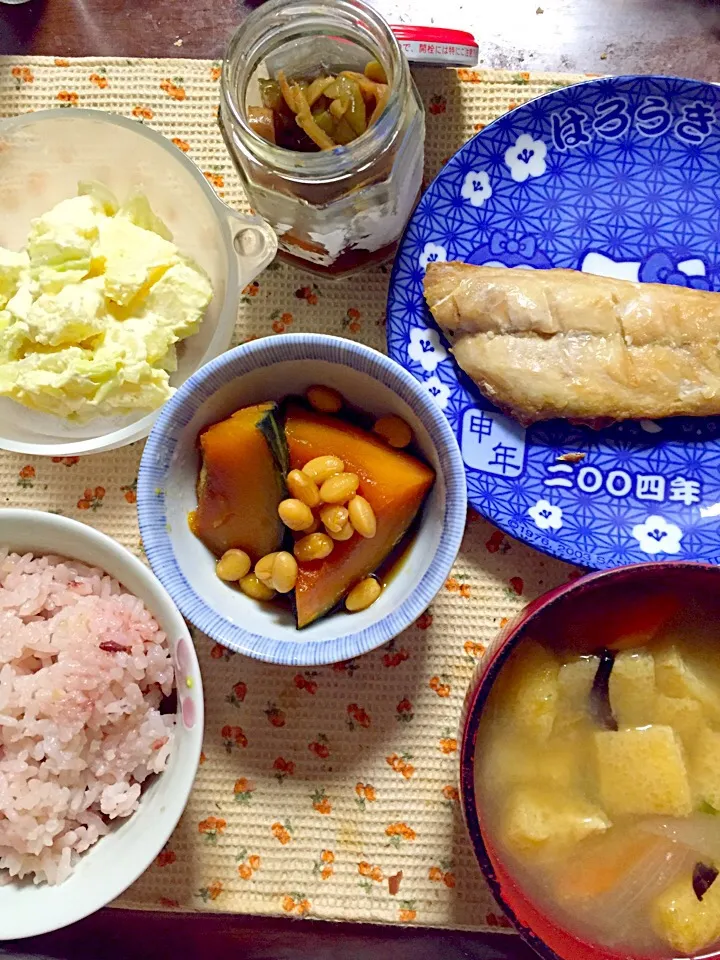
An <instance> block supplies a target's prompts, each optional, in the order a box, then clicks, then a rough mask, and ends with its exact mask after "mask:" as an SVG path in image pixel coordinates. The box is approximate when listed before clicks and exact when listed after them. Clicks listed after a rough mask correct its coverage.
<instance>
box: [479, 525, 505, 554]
mask: <svg viewBox="0 0 720 960" xmlns="http://www.w3.org/2000/svg"><path fill="white" fill-rule="evenodd" d="M485 549H486V550H487V552H488V553H507V552H508V550H509V549H510V544H509V542H508V541H507V540H506V539H505V534H504V533H503V532H502V530H494V531H493V532H492V533H491V534H490V536H489V538H488V539H487V540H486V541H485Z"/></svg>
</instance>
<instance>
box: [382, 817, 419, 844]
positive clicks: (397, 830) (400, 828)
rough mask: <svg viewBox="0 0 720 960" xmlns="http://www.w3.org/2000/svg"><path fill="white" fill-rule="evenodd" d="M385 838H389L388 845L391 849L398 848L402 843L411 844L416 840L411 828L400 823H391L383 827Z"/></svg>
mask: <svg viewBox="0 0 720 960" xmlns="http://www.w3.org/2000/svg"><path fill="white" fill-rule="evenodd" d="M385 836H386V837H389V838H390V839H389V841H388V843H389V845H392V846H393V847H399V846H400V844H401V843H403V842H407V843H412V842H413V841H414V840H416V839H417V834H416V833H415V831H414V830H413V828H412V827H409V826H408V825H407V824H406V823H403V822H402V821H400V822H398V823H391V824H389V825H388V826H387V827H385Z"/></svg>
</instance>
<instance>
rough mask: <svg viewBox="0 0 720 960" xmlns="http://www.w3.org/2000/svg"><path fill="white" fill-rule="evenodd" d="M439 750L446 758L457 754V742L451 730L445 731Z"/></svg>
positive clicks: (439, 742)
mask: <svg viewBox="0 0 720 960" xmlns="http://www.w3.org/2000/svg"><path fill="white" fill-rule="evenodd" d="M438 749H439V750H440V752H441V753H444V754H445V755H446V756H449V755H450V754H451V753H455V751H456V750H457V740H456V739H455V737H453V736H452V735H451V732H450V731H449V730H444V731H443V735H442V736H441V737H440V740H439V741H438Z"/></svg>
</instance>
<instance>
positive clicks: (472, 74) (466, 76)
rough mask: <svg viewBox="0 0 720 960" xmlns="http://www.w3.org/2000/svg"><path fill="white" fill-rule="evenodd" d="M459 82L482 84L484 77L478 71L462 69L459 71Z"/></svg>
mask: <svg viewBox="0 0 720 960" xmlns="http://www.w3.org/2000/svg"><path fill="white" fill-rule="evenodd" d="M457 76H458V80H460V81H462V83H482V81H483V78H482V75H481V74H479V73H478V72H477V70H466V69H465V68H464V67H461V68H460V69H459V70H458V71H457Z"/></svg>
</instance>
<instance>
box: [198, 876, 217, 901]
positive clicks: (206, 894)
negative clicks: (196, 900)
mask: <svg viewBox="0 0 720 960" xmlns="http://www.w3.org/2000/svg"><path fill="white" fill-rule="evenodd" d="M222 892H223V884H222V880H213V882H212V883H211V884H209V885H208V886H207V887H200V889H199V890H198V892H197V896H198V897H200V899H201V900H202V902H203V903H207V902H208V900H217V898H218V897H219V896H220V894H221V893H222Z"/></svg>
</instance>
